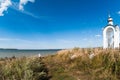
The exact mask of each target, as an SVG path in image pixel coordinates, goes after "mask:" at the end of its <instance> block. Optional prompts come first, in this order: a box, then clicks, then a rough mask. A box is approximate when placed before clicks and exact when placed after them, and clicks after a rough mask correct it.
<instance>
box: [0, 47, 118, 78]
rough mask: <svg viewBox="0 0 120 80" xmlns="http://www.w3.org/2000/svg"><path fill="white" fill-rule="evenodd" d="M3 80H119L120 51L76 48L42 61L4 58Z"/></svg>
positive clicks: (1, 65) (0, 68)
mask: <svg viewBox="0 0 120 80" xmlns="http://www.w3.org/2000/svg"><path fill="white" fill-rule="evenodd" d="M0 80H120V51H119V50H118V49H116V50H113V49H106V50H103V49H102V48H95V49H81V48H74V49H69V50H62V51H59V52H57V54H55V55H49V56H46V57H42V58H38V57H29V58H28V57H23V58H15V57H13V58H6V59H5V58H4V59H1V60H0Z"/></svg>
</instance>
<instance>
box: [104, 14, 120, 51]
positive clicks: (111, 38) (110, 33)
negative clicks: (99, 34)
mask: <svg viewBox="0 0 120 80" xmlns="http://www.w3.org/2000/svg"><path fill="white" fill-rule="evenodd" d="M103 48H104V49H106V48H114V49H115V48H119V26H118V25H114V23H113V19H112V18H111V16H110V15H109V17H108V24H107V26H106V27H104V29H103Z"/></svg>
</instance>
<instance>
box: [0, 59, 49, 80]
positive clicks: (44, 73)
mask: <svg viewBox="0 0 120 80" xmlns="http://www.w3.org/2000/svg"><path fill="white" fill-rule="evenodd" d="M48 79H49V76H48V70H47V68H46V66H45V64H44V63H42V62H41V59H40V58H26V57H23V58H17V59H16V58H6V59H1V61H0V80H48Z"/></svg>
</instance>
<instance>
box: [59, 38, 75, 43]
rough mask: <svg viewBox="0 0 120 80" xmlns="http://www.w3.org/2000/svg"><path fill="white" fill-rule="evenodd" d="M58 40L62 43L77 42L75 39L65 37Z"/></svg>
mask: <svg viewBox="0 0 120 80" xmlns="http://www.w3.org/2000/svg"><path fill="white" fill-rule="evenodd" d="M57 41H58V42H61V43H76V42H77V41H75V40H65V39H58V40H57Z"/></svg>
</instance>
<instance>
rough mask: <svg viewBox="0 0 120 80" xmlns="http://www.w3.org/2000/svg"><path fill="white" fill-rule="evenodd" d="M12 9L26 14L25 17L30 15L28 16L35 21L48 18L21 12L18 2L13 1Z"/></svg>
mask: <svg viewBox="0 0 120 80" xmlns="http://www.w3.org/2000/svg"><path fill="white" fill-rule="evenodd" d="M11 8H12V9H14V10H16V11H18V12H20V13H22V14H25V15H28V16H31V17H33V18H35V19H45V18H46V17H45V16H36V15H34V14H33V13H31V12H29V11H26V10H19V3H18V2H13V1H12V6H11Z"/></svg>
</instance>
